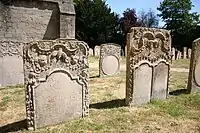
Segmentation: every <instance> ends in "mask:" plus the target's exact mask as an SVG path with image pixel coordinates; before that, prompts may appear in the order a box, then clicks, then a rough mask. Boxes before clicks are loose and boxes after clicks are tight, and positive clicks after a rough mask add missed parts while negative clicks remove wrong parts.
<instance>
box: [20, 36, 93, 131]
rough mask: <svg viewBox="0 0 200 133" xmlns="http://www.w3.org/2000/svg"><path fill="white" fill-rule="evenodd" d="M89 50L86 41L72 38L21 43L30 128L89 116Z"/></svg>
mask: <svg viewBox="0 0 200 133" xmlns="http://www.w3.org/2000/svg"><path fill="white" fill-rule="evenodd" d="M88 51H89V47H88V45H87V44H86V43H84V42H82V41H77V40H75V39H70V40H69V39H57V40H53V41H37V42H30V43H27V44H26V45H25V46H24V51H23V60H24V75H25V79H24V80H25V81H24V82H25V88H26V112H27V121H28V122H27V123H28V129H29V130H34V129H37V128H41V127H44V126H48V125H55V124H59V123H61V122H64V121H68V120H71V119H73V118H76V117H81V116H86V115H88V111H89V96H88V81H87V78H88V54H89V53H88Z"/></svg>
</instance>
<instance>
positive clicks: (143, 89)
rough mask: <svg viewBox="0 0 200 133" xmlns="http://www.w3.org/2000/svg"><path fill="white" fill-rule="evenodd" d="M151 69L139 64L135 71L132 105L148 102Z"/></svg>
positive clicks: (147, 65)
mask: <svg viewBox="0 0 200 133" xmlns="http://www.w3.org/2000/svg"><path fill="white" fill-rule="evenodd" d="M152 72H153V69H152V67H150V66H149V64H147V63H145V64H141V65H140V66H139V67H138V68H136V69H135V72H134V77H133V79H132V80H133V82H134V86H133V87H134V88H135V90H134V93H133V101H132V102H133V104H134V105H136V106H137V105H141V104H144V103H148V102H150V98H151V81H152Z"/></svg>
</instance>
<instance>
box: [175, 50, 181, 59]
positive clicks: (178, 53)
mask: <svg viewBox="0 0 200 133" xmlns="http://www.w3.org/2000/svg"><path fill="white" fill-rule="evenodd" d="M181 56H182V54H181V51H177V55H176V60H179V59H181Z"/></svg>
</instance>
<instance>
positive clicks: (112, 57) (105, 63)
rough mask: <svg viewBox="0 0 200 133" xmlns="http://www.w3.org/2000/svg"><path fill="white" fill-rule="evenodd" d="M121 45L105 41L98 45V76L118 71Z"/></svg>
mask: <svg viewBox="0 0 200 133" xmlns="http://www.w3.org/2000/svg"><path fill="white" fill-rule="evenodd" d="M120 52H121V46H120V45H118V44H115V43H106V44H102V45H101V46H100V60H99V74H100V77H103V76H107V75H108V76H111V75H116V74H118V73H119V69H120Z"/></svg>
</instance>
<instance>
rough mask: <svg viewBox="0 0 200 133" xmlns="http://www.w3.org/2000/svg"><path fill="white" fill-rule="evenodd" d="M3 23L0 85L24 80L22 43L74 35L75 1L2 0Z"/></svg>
mask: <svg viewBox="0 0 200 133" xmlns="http://www.w3.org/2000/svg"><path fill="white" fill-rule="evenodd" d="M0 27H1V28H0V50H3V51H4V50H5V51H4V52H3V53H2V54H1V57H0V61H1V64H0V85H1V86H9V85H16V84H23V83H24V82H23V81H24V80H23V79H24V76H23V75H24V74H23V67H22V66H23V59H22V56H21V53H22V51H23V50H22V46H23V43H26V42H30V41H37V40H54V39H56V38H69V39H71V38H75V9H74V5H73V1H72V0H62V1H61V0H3V1H2V0H1V1H0ZM16 50H17V51H18V52H17V53H16V52H15V51H16ZM8 51H9V52H10V54H6V52H7V53H8ZM11 63H12V65H11ZM13 65H14V66H15V67H12V66H13Z"/></svg>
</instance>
